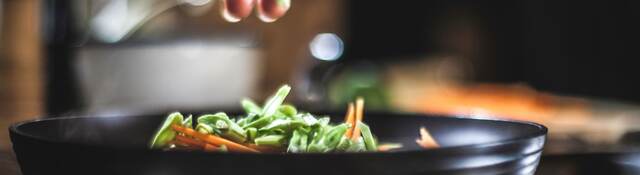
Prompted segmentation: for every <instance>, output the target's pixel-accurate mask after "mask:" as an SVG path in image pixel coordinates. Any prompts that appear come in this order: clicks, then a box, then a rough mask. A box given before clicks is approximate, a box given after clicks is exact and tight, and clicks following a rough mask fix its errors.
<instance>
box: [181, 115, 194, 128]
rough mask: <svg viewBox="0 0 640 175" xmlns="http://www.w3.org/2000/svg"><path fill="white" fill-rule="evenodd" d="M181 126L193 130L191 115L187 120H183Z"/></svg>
mask: <svg viewBox="0 0 640 175" xmlns="http://www.w3.org/2000/svg"><path fill="white" fill-rule="evenodd" d="M182 126H184V127H186V128H193V115H189V117H187V119H184V121H182Z"/></svg>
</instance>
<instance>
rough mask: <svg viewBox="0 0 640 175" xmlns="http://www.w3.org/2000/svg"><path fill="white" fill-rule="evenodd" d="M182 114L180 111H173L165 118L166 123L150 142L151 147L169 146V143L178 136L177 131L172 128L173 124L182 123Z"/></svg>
mask: <svg viewBox="0 0 640 175" xmlns="http://www.w3.org/2000/svg"><path fill="white" fill-rule="evenodd" d="M182 118H183V116H182V114H180V113H179V112H175V113H171V114H169V116H168V117H167V119H165V121H164V123H163V124H162V126H161V127H160V129H159V130H158V132H156V135H155V136H154V137H153V140H152V141H151V143H150V144H149V147H151V148H163V147H165V146H167V144H168V143H169V142H170V141H172V140H173V138H175V137H176V131H174V130H173V129H171V125H173V124H179V125H182Z"/></svg>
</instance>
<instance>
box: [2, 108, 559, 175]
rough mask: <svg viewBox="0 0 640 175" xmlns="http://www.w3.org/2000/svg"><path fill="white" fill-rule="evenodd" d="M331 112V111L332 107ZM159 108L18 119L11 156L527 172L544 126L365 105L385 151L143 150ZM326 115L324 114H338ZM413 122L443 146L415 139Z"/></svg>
mask: <svg viewBox="0 0 640 175" xmlns="http://www.w3.org/2000/svg"><path fill="white" fill-rule="evenodd" d="M335 116H339V115H335ZM164 118H165V115H164V114H162V115H144V116H124V117H90V116H88V117H66V118H53V119H43V120H36V121H28V122H23V123H18V124H15V125H13V126H11V128H10V129H9V130H10V134H11V140H12V142H13V148H14V151H15V153H16V156H17V159H18V163H19V164H20V167H21V170H22V172H23V174H25V175H33V174H110V175H115V174H251V175H259V174H274V175H284V174H296V175H307V174H323V175H334V174H349V175H354V174H366V175H376V174H393V175H398V174H448V175H450V174H474V175H483V174H491V175H494V174H533V173H534V171H535V168H536V166H537V164H538V161H539V158H540V154H541V152H542V148H543V145H544V141H545V135H546V133H547V129H546V128H545V127H544V126H541V125H538V124H534V123H522V122H510V121H495V120H481V119H468V118H455V117H442V116H429V115H417V114H387V113H367V114H366V118H365V122H366V123H368V124H369V125H370V126H371V129H372V131H373V133H374V134H375V135H376V136H377V137H378V139H379V140H380V142H400V143H402V144H403V145H404V147H403V148H402V149H400V150H396V151H392V152H376V153H330V154H246V153H204V152H184V151H183V152H180V151H177V152H173V151H172V152H163V151H160V150H148V149H147V145H148V142H149V139H150V138H151V136H152V134H153V133H154V132H155V131H156V129H157V127H158V126H159V125H160V123H161V122H162V121H163V120H164ZM340 120H341V119H339V118H332V121H340ZM421 126H425V127H427V128H429V130H430V132H431V134H432V135H433V136H434V138H435V139H436V140H437V141H438V142H439V143H440V144H441V145H442V146H443V147H442V148H438V149H431V150H424V149H420V148H419V147H418V146H417V145H416V144H415V139H416V138H417V137H418V136H419V132H418V129H419V128H420V127H421Z"/></svg>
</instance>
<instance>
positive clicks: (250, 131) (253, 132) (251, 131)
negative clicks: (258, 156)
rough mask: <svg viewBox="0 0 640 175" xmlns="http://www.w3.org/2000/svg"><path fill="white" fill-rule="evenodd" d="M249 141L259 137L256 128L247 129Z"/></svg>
mask: <svg viewBox="0 0 640 175" xmlns="http://www.w3.org/2000/svg"><path fill="white" fill-rule="evenodd" d="M246 131H247V139H250V140H251V139H255V138H256V137H257V136H258V129H256V128H247V129H246Z"/></svg>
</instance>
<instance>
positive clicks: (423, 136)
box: [416, 127, 440, 149]
mask: <svg viewBox="0 0 640 175" xmlns="http://www.w3.org/2000/svg"><path fill="white" fill-rule="evenodd" d="M416 143H418V145H420V146H421V147H422V148H426V149H430V148H438V147H440V145H439V144H438V142H436V140H435V139H433V137H432V136H431V134H429V131H427V128H425V127H421V128H420V138H418V139H417V140H416Z"/></svg>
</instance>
